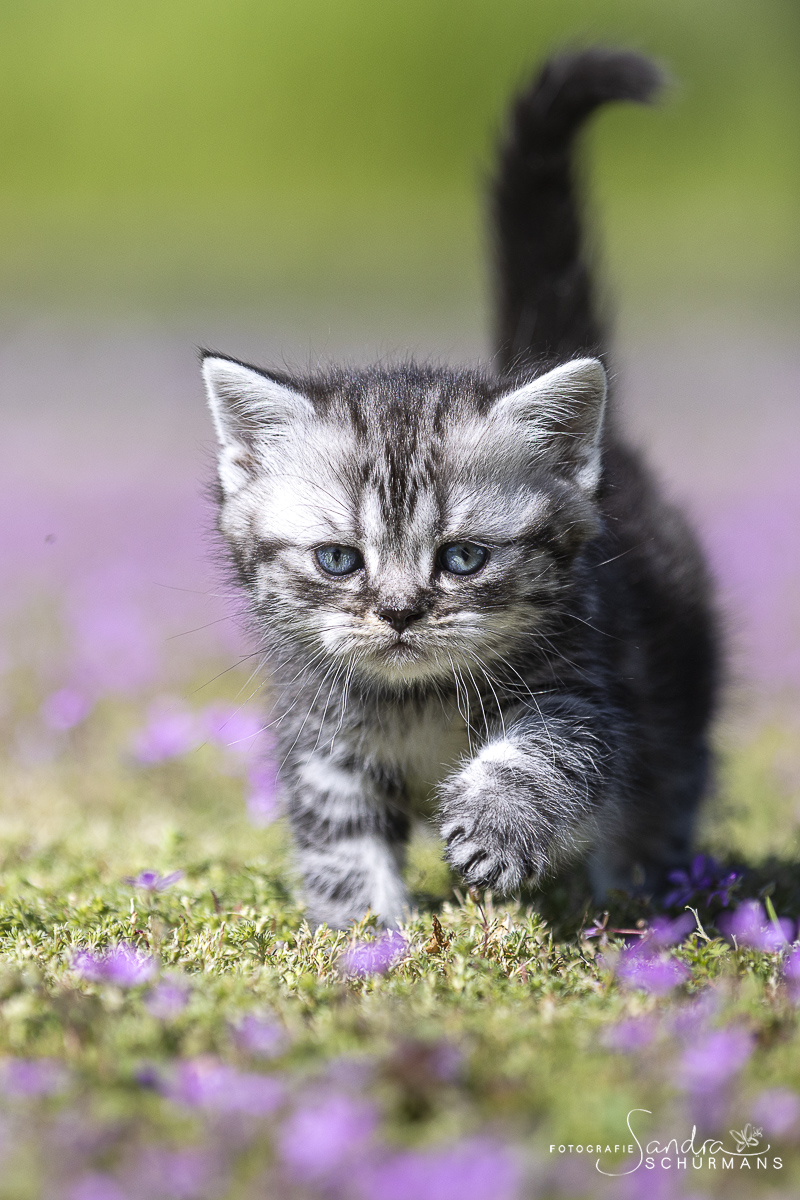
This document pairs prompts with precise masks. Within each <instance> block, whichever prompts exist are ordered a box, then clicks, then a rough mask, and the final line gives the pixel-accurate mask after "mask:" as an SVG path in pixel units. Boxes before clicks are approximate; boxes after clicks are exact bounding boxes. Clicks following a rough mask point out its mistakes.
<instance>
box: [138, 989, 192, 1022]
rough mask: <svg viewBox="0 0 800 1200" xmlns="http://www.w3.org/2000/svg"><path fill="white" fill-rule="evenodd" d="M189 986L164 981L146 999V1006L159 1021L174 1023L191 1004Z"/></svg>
mask: <svg viewBox="0 0 800 1200" xmlns="http://www.w3.org/2000/svg"><path fill="white" fill-rule="evenodd" d="M189 992H190V989H189V985H188V984H187V983H183V982H181V983H177V982H175V981H173V980H170V979H162V980H161V982H160V983H157V984H156V986H155V987H154V988H153V990H152V991H150V992H148V994H147V996H146V997H145V1002H144V1006H145V1008H146V1009H147V1011H148V1012H149V1013H150V1016H151V1017H155V1018H156V1019H157V1020H159V1021H174V1020H175V1018H176V1017H179V1016H180V1014H181V1013H182V1012H183V1010H184V1009H185V1008H186V1005H187V1004H188V1003H189Z"/></svg>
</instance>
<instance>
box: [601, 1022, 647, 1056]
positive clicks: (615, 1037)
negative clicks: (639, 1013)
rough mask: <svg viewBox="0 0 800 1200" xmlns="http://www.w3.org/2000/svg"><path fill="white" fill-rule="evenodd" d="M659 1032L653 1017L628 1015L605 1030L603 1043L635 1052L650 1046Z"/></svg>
mask: <svg viewBox="0 0 800 1200" xmlns="http://www.w3.org/2000/svg"><path fill="white" fill-rule="evenodd" d="M657 1032H658V1026H657V1024H656V1022H655V1021H654V1020H653V1018H652V1017H647V1016H644V1017H626V1018H625V1020H623V1021H618V1022H617V1024H616V1025H612V1026H611V1027H610V1029H607V1030H606V1031H605V1034H604V1036H603V1043H604V1045H606V1046H607V1047H608V1049H609V1050H617V1051H621V1052H622V1053H623V1054H635V1053H636V1051H637V1050H641V1049H642V1048H643V1047H644V1046H649V1045H650V1043H651V1042H652V1041H653V1039H654V1038H655V1036H656V1034H657Z"/></svg>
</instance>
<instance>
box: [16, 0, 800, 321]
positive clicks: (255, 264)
mask: <svg viewBox="0 0 800 1200" xmlns="http://www.w3.org/2000/svg"><path fill="white" fill-rule="evenodd" d="M592 41H603V42H612V43H618V44H624V45H627V46H632V47H635V48H640V49H643V50H646V51H648V52H650V53H653V54H655V55H656V56H657V57H659V58H660V59H661V60H663V61H664V62H665V63H666V64H667V65H668V67H669V69H670V70H671V72H672V74H673V76H674V78H675V79H676V80H677V81H678V82H677V86H676V88H675V89H674V91H673V94H672V95H671V96H670V97H669V103H668V104H666V105H665V106H664V107H663V109H662V110H661V111H658V112H656V113H653V112H644V113H643V112H636V111H632V110H629V109H618V110H616V111H614V112H613V113H609V114H608V115H606V116H604V117H603V118H602V119H601V121H600V122H599V125H598V130H597V139H596V141H595V142H594V145H595V149H596V154H595V155H594V156H593V157H594V158H596V171H595V172H594V174H595V179H594V183H593V187H594V189H595V190H596V192H597V193H598V195H599V200H600V205H601V208H602V211H603V213H604V225H605V226H607V234H606V239H607V240H608V241H610V248H609V258H610V259H611V260H612V262H613V267H614V272H615V274H616V275H621V276H622V277H623V280H622V282H623V283H624V287H625V288H628V287H630V288H635V287H641V288H647V289H648V291H650V292H652V293H654V294H656V295H658V296H661V295H663V293H664V292H665V291H669V290H670V289H673V288H674V289H677V290H678V291H679V292H680V293H681V294H682V295H683V296H684V297H689V298H691V297H693V296H698V297H699V296H708V295H716V296H717V298H719V295H720V291H721V290H724V289H726V288H730V289H736V291H737V292H738V291H740V290H741V289H744V290H745V292H746V295H747V297H748V298H752V297H759V296H762V297H764V296H768V295H769V296H772V297H773V299H774V298H776V297H777V298H778V299H786V298H788V297H790V296H795V295H796V294H797V284H796V276H797V264H798V234H797V229H798V216H799V215H800V214H799V213H798V195H800V186H799V185H800V153H799V151H800V127H799V125H798V113H800V71H799V70H798V65H799V61H800V14H798V10H797V5H796V4H795V3H794V0H761V2H760V3H759V4H758V5H757V6H756V5H753V4H751V3H748V2H747V0H725V2H723V0H702V3H698V2H697V0H671V3H670V4H668V5H665V4H663V3H657V2H656V0H605V2H604V3H603V4H602V5H597V4H596V3H595V2H594V0H557V2H556V0H537V2H536V3H531V2H530V0H505V2H504V3H503V4H501V5H498V4H491V3H489V0H459V2H458V3H456V2H455V0H406V3H404V4H403V5H390V4H385V5H375V4H370V3H367V0H337V2H336V3H335V4H334V3H331V0H293V3H291V4H290V3H288V2H287V0H282V2H276V0H227V2H226V3H224V4H223V3H220V0H192V2H191V3H189V2H188V0H172V2H171V3H170V4H166V5H165V4H160V3H156V2H155V0H137V3H135V4H123V3H121V2H120V0H103V2H102V3H101V0H6V2H5V3H4V4H3V6H2V8H0V114H2V116H1V117H0V212H1V213H2V216H3V224H4V228H5V230H6V236H5V237H4V239H3V244H2V245H1V246H0V293H5V294H6V297H7V300H6V303H7V304H8V303H13V304H14V305H15V306H16V307H18V306H19V305H20V304H22V303H26V302H28V301H30V302H32V303H33V302H39V303H40V302H41V301H42V299H44V298H45V297H46V298H47V299H48V301H53V300H65V299H66V300H70V301H72V302H79V303H85V302H86V301H87V300H91V298H92V297H94V298H95V301H96V300H97V299H98V297H102V296H106V297H108V296H114V295H117V296H127V297H128V298H129V299H130V298H135V299H138V300H141V301H144V302H146V303H147V304H156V305H159V304H165V303H166V304H171V303H176V302H181V303H191V304H195V305H197V304H215V305H218V304H220V303H232V302H236V303H238V304H241V305H247V304H250V303H253V302H257V303H259V304H267V305H280V304H282V303H284V302H287V303H288V302H289V301H290V299H291V298H292V297H299V298H301V299H304V298H305V299H307V298H308V297H309V295H310V296H312V297H313V296H314V295H315V294H316V295H317V296H318V298H320V299H321V301H322V302H323V303H329V302H330V300H331V298H332V297H334V296H335V297H336V299H337V303H341V302H342V300H344V301H345V302H348V301H349V302H352V303H358V297H359V296H361V297H362V299H363V296H364V294H365V293H366V294H371V293H376V294H383V293H385V292H386V291H387V290H388V291H389V292H391V291H392V290H395V291H397V292H398V294H400V293H407V294H413V296H414V301H415V303H416V304H420V303H422V304H424V303H426V302H439V301H442V300H444V301H446V302H447V303H450V304H453V303H456V302H457V299H458V298H459V297H460V298H461V300H462V302H463V301H464V300H466V301H467V302H468V303H470V304H472V303H475V302H477V301H476V298H477V296H478V295H479V294H480V292H481V285H480V278H479V273H480V262H481V254H482V252H481V248H480V244H479V243H480V226H481V216H480V213H479V209H478V205H479V202H480V199H481V196H480V193H481V185H482V180H483V178H484V176H485V174H486V172H487V169H488V165H489V162H490V158H491V146H492V142H493V139H494V137H495V134H496V131H497V129H498V128H499V126H500V124H501V121H502V114H503V111H504V107H505V105H506V103H507V101H508V97H509V94H510V93H511V92H513V90H514V88H515V87H517V86H518V84H519V83H520V82H521V81H522V80H523V79H524V78H525V77H526V74H527V73H528V72H529V71H530V68H531V66H532V65H533V64H535V63H536V62H537V61H539V60H540V59H541V58H542V57H543V56H544V55H545V54H546V53H548V52H550V51H551V50H552V49H553V48H557V47H559V46H563V45H568V44H574V43H578V44H580V43H586V42H592ZM276 289H277V290H278V291H279V296H278V295H276ZM623 290H624V289H623ZM279 297H280V298H279Z"/></svg>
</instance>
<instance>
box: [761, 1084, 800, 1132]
mask: <svg viewBox="0 0 800 1200" xmlns="http://www.w3.org/2000/svg"><path fill="white" fill-rule="evenodd" d="M752 1115H753V1121H754V1122H755V1124H756V1125H760V1126H761V1127H762V1129H764V1130H765V1131H766V1132H767V1133H768V1134H770V1135H771V1136H772V1137H785V1136H786V1134H787V1133H790V1132H792V1131H796V1130H797V1128H798V1125H800V1096H798V1095H797V1092H793V1091H792V1090H791V1089H790V1088H769V1089H767V1091H764V1092H761V1093H760V1094H759V1095H758V1096H756V1099H755V1101H754V1103H753V1114H752Z"/></svg>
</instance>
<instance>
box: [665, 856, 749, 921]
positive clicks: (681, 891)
mask: <svg viewBox="0 0 800 1200" xmlns="http://www.w3.org/2000/svg"><path fill="white" fill-rule="evenodd" d="M667 878H668V879H669V881H670V883H671V884H673V889H672V891H671V892H669V893H668V894H667V895H666V896H665V897H664V904H665V905H666V906H667V908H684V907H685V906H686V905H687V904H692V903H694V904H697V903H701V904H711V903H712V902H713V901H714V900H718V901H719V902H720V904H721V905H722V906H723V908H726V907H727V906H728V904H729V903H730V892H731V889H732V888H733V886H734V885H735V884H736V883H738V882H739V880H740V879H741V878H742V876H741V873H739V872H737V871H726V870H725V868H724V867H722V866H721V865H720V864H719V863H718V862H716V861H715V859H713V858H710V857H708V856H707V855H705V854H698V855H697V856H696V857H695V858H694V859H693V860H692V865H691V867H690V868H689V870H688V871H670V873H669V875H668V876H667Z"/></svg>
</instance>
